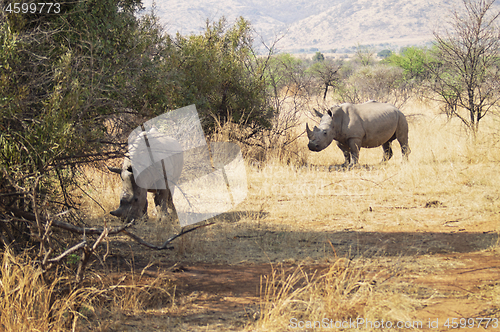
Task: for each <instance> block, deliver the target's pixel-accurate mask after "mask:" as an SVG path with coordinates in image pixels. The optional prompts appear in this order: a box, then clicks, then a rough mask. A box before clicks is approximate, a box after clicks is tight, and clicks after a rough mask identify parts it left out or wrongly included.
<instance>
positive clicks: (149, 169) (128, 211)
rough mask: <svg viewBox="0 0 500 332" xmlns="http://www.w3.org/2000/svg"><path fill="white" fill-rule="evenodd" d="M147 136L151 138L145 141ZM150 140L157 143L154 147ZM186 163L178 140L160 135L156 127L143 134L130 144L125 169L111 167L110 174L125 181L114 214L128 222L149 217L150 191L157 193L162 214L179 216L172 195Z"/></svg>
mask: <svg viewBox="0 0 500 332" xmlns="http://www.w3.org/2000/svg"><path fill="white" fill-rule="evenodd" d="M146 136H148V139H145V137H146ZM149 141H151V142H152V141H154V142H155V144H153V145H152V146H150V145H149ZM151 149H153V151H151ZM162 153H163V156H162ZM158 156H160V157H158ZM155 157H156V158H155ZM160 158H161V160H160ZM151 159H155V160H151ZM132 161H135V165H133V164H132ZM153 161H155V162H153ZM183 163H184V158H183V152H182V147H181V145H180V144H179V143H178V142H177V141H176V140H175V139H173V138H171V137H168V136H165V135H162V134H161V133H158V132H157V131H156V130H155V129H154V128H153V129H152V130H150V131H149V132H148V133H145V132H142V133H140V134H139V135H138V136H137V139H136V140H135V142H132V144H130V147H129V154H128V156H126V157H125V158H124V160H123V165H122V168H114V167H108V169H109V170H110V171H112V172H114V173H117V174H120V176H121V179H122V192H121V195H120V206H119V207H118V209H116V210H114V211H111V212H110V214H111V215H113V216H115V217H119V218H121V219H122V220H123V221H126V222H129V221H131V220H133V219H139V218H142V217H143V216H145V215H147V209H148V201H147V193H148V192H152V193H154V202H155V205H156V206H157V208H159V210H160V213H165V212H169V213H175V207H174V204H173V201H172V195H173V191H174V189H175V187H176V185H177V181H178V179H179V177H180V175H181V173H182V167H183ZM134 172H135V173H136V175H134ZM165 177H166V178H167V179H168V182H166V181H165ZM167 184H168V185H167Z"/></svg>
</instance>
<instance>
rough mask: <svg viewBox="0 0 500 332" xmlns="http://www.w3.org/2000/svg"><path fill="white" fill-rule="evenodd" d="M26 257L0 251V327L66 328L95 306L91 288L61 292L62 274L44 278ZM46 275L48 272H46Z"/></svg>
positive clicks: (12, 328) (44, 329) (43, 329)
mask: <svg viewBox="0 0 500 332" xmlns="http://www.w3.org/2000/svg"><path fill="white" fill-rule="evenodd" d="M34 266H35V264H34V263H33V262H32V261H31V260H30V259H29V258H27V257H19V256H15V255H13V253H12V252H11V251H10V250H6V251H5V252H4V253H3V259H2V266H1V269H0V274H1V278H0V325H1V326H2V331H13V332H14V331H15V332H19V331H65V330H67V329H69V328H71V327H72V326H73V327H74V326H76V322H77V320H78V319H79V318H81V317H84V316H85V315H86V314H87V313H89V312H91V311H93V310H94V308H93V307H92V305H91V304H90V300H91V299H92V297H93V296H94V292H93V290H92V289H88V288H81V289H78V290H75V291H71V292H64V291H63V290H62V289H64V288H65V287H62V286H64V285H69V284H68V282H67V280H66V279H65V278H63V277H55V278H54V280H53V281H47V280H44V278H43V275H42V271H41V270H40V269H39V268H36V267H34ZM45 277H46V278H47V277H49V276H45Z"/></svg>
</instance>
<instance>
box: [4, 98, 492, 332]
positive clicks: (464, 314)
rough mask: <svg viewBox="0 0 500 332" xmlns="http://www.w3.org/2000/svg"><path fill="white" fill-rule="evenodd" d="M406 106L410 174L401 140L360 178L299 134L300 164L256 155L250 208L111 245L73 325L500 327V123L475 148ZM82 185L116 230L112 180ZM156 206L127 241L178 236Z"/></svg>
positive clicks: (416, 106)
mask: <svg viewBox="0 0 500 332" xmlns="http://www.w3.org/2000/svg"><path fill="white" fill-rule="evenodd" d="M402 110H403V112H404V113H405V114H406V115H407V116H408V120H409V123H410V147H411V150H412V153H411V154H410V161H409V162H408V163H403V162H402V158H401V151H400V148H399V144H398V143H397V142H396V141H395V142H394V143H393V150H394V157H393V159H391V160H390V161H389V162H388V163H386V164H380V160H381V158H382V149H381V148H376V149H371V150H369V149H362V150H361V157H360V163H361V165H362V166H361V167H359V168H356V169H353V170H349V171H346V170H342V169H339V168H337V169H335V168H334V169H332V170H331V171H329V170H328V167H329V166H330V165H339V164H341V163H342V162H343V155H342V153H341V152H340V150H338V148H337V147H336V146H330V147H328V148H327V149H326V150H325V151H322V152H320V153H313V152H310V151H308V150H307V138H306V137H305V135H303V137H301V138H300V139H299V140H298V141H297V142H296V145H295V146H292V147H290V148H289V149H290V151H289V152H293V153H292V154H293V155H294V156H295V159H292V160H296V162H292V163H290V164H288V165H287V164H283V163H282V162H279V161H278V159H277V158H276V159H274V158H273V157H271V158H270V159H271V160H269V161H267V162H266V163H258V162H254V161H251V160H247V177H248V189H249V191H248V196H247V198H246V200H245V201H244V202H243V203H242V204H240V205H239V206H238V207H237V208H236V210H234V211H231V212H229V213H226V214H223V215H221V216H218V217H216V218H214V219H213V220H210V221H212V222H214V224H212V225H210V226H207V227H205V228H201V229H198V230H196V231H194V232H192V233H189V234H187V235H185V236H183V237H181V238H179V239H176V240H175V241H174V242H173V246H174V249H173V250H168V251H162V252H158V251H153V250H150V249H146V248H144V247H141V246H140V245H138V244H137V243H135V242H133V241H131V240H130V239H129V238H127V237H125V236H115V237H112V238H110V239H109V242H108V246H107V245H103V246H102V247H103V248H102V257H101V258H100V259H96V261H95V262H94V263H93V265H92V268H91V271H89V272H88V273H87V274H86V276H87V281H86V282H87V284H88V287H87V288H85V290H86V291H82V292H81V294H80V297H77V298H75V299H74V301H81V302H82V303H86V304H85V305H84V306H80V307H79V308H80V309H78V312H79V313H80V314H79V316H78V322H77V323H75V325H74V326H76V328H75V330H77V331H88V330H92V331H183V330H184V331H240V330H248V331H254V330H257V331H294V330H300V329H298V328H294V327H295V326H296V325H295V326H294V325H292V323H291V322H292V321H291V319H295V320H293V322H299V321H302V322H304V323H305V322H307V321H312V322H314V321H322V320H323V319H324V318H327V319H328V321H329V320H330V319H331V320H332V321H333V322H335V321H339V322H342V321H346V320H349V319H352V320H356V319H358V318H363V319H366V320H371V321H378V322H380V321H382V320H384V321H391V322H393V323H394V324H396V322H419V321H420V322H422V323H423V325H422V326H421V327H420V326H418V325H414V330H420V329H422V330H426V329H428V322H429V319H430V320H432V321H435V320H436V319H438V320H439V328H438V329H432V330H433V331H444V330H448V328H446V327H444V323H445V321H446V319H447V318H453V317H456V318H459V319H460V318H475V317H486V318H500V310H499V309H498V308H500V281H499V279H500V278H499V277H500V259H499V258H498V257H499V244H498V241H499V240H498V232H499V222H500V176H499V172H500V137H499V136H498V128H500V119H499V118H498V117H495V116H494V115H490V116H489V117H486V118H485V119H484V120H483V123H481V129H480V134H479V135H478V137H477V140H476V141H475V142H472V141H471V140H470V139H469V138H468V136H467V135H466V133H465V132H464V129H463V126H462V125H461V123H460V122H459V121H457V120H456V119H452V120H450V119H447V118H446V116H445V115H441V114H439V111H438V107H437V106H435V105H429V104H425V103H420V102H412V103H410V104H407V105H406V106H405V107H404V108H403V109H402ZM303 119H304V121H309V124H311V123H313V122H312V121H313V120H311V119H309V118H308V115H306V114H304V116H303ZM304 128H305V125H304V124H302V125H301V126H300V128H299V129H300V131H302V130H304ZM292 150H293V151H292ZM269 153H270V154H272V153H273V152H272V151H270V152H269ZM299 161H301V162H299ZM88 175H89V176H90V177H91V178H92V179H93V180H92V182H91V183H92V185H91V186H89V189H88V193H89V194H90V195H91V196H92V198H93V199H94V200H95V201H97V202H99V203H100V204H101V205H102V208H103V209H104V210H103V209H102V208H100V207H98V206H97V204H95V203H94V201H92V200H90V199H88V198H83V199H84V200H85V202H84V210H83V212H84V213H85V214H86V215H87V216H88V218H91V219H92V220H94V223H96V224H102V223H103V222H104V220H105V221H106V222H107V223H108V224H116V225H118V224H119V221H117V220H115V219H114V218H113V217H111V216H109V214H108V212H109V211H110V210H111V209H114V208H116V206H117V204H118V197H119V193H120V190H121V183H120V181H119V179H118V177H117V176H116V175H112V174H109V173H107V172H105V171H100V170H92V171H89V174H88ZM152 206H153V204H152V202H150V211H149V214H150V220H149V221H148V222H147V223H144V222H140V223H138V224H137V225H136V226H135V227H134V232H135V233H136V234H138V235H140V236H143V237H144V238H146V239H147V240H149V241H151V242H154V243H157V244H159V243H161V242H162V241H163V240H164V239H165V238H166V237H167V235H168V234H171V233H173V232H175V231H176V230H177V231H178V230H179V229H178V227H177V226H172V225H168V224H167V223H166V222H164V221H158V220H157V219H156V217H155V216H154V212H153V208H152ZM3 275H4V277H5V273H4V274H3ZM4 282H6V281H5V280H4ZM27 283H28V282H27ZM49 291H50V290H49ZM73 309H74V307H73ZM4 310H6V309H4ZM63 311H64V310H63ZM462 322H463V321H462ZM476 326H477V325H476ZM483 326H484V324H483ZM68 328H70V327H69V326H68ZM475 329H476V328H474V329H471V330H475ZM309 330H312V329H309ZM314 330H321V328H318V326H316V328H315V329H314ZM322 330H325V331H330V330H338V329H336V328H335V326H334V325H328V326H326V327H325V326H323V328H322ZM344 330H345V329H344ZM351 330H354V329H351ZM356 330H366V331H369V330H377V329H375V328H371V327H370V326H366V325H360V326H359V328H357V329H356ZM385 330H390V329H385ZM394 330H397V329H396V328H395V329H394ZM399 330H401V329H399Z"/></svg>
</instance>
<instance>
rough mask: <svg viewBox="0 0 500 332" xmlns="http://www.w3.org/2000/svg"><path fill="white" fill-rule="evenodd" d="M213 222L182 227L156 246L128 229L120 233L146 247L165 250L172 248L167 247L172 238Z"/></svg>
mask: <svg viewBox="0 0 500 332" xmlns="http://www.w3.org/2000/svg"><path fill="white" fill-rule="evenodd" d="M213 224H214V223H209V224H206V225H199V226H196V227H193V228H190V229H187V230H186V229H185V228H184V229H182V231H181V232H180V233H179V234H175V235H173V236H171V237H169V238H168V239H167V240H166V241H165V243H163V245H162V246H157V245H155V244H151V243H149V242H146V241H144V240H143V239H142V238H140V237H139V236H137V235H135V234H134V233H131V232H129V231H128V230H123V231H122V233H123V234H125V235H127V236H128V237H130V238H131V239H132V240H134V241H136V242H137V243H139V244H141V245H143V246H145V247H148V248H150V249H155V250H165V249H169V250H170V249H173V247H167V245H168V244H169V243H170V242H172V241H173V240H175V239H176V238H178V237H179V236H182V235H184V234H187V233H189V232H192V231H194V230H195V229H199V228H203V227H207V226H210V225H213Z"/></svg>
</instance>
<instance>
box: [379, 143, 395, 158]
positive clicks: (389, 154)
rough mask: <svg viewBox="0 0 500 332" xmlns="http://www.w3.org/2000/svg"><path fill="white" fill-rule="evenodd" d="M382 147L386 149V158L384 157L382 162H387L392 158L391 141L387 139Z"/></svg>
mask: <svg viewBox="0 0 500 332" xmlns="http://www.w3.org/2000/svg"><path fill="white" fill-rule="evenodd" d="M382 148H383V149H384V158H383V159H382V162H383V163H384V162H386V161H388V160H389V159H391V158H392V155H393V153H392V148H391V141H387V142H385V143H384V144H383V145H382Z"/></svg>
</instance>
